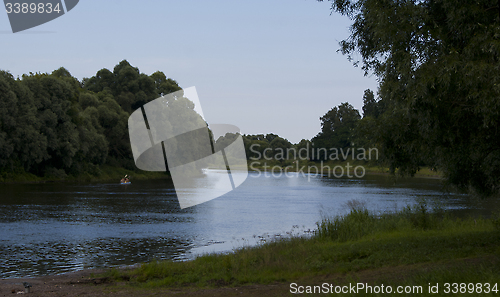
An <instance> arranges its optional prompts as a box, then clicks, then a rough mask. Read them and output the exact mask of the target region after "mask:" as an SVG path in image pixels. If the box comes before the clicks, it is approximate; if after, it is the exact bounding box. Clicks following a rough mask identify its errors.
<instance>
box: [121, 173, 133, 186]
mask: <svg viewBox="0 0 500 297" xmlns="http://www.w3.org/2000/svg"><path fill="white" fill-rule="evenodd" d="M130 183H131V182H130V179H129V176H128V175H125V177H124V178H122V179H121V180H120V184H121V185H128V184H130Z"/></svg>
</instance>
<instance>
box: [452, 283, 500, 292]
mask: <svg viewBox="0 0 500 297" xmlns="http://www.w3.org/2000/svg"><path fill="white" fill-rule="evenodd" d="M498 291H499V290H498V284H497V283H495V284H489V283H484V284H482V283H477V284H475V283H468V284H466V283H460V284H458V283H451V284H450V283H445V284H444V293H445V294H449V293H453V294H458V293H462V294H464V293H476V294H481V293H486V294H488V293H490V292H494V293H498Z"/></svg>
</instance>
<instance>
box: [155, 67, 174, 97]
mask: <svg viewBox="0 0 500 297" xmlns="http://www.w3.org/2000/svg"><path fill="white" fill-rule="evenodd" d="M150 77H151V78H152V79H153V81H154V86H155V94H156V96H158V97H160V96H163V95H167V94H170V93H173V92H176V91H179V90H181V88H180V87H179V85H178V84H177V82H176V81H175V80H173V79H171V78H167V76H166V75H165V74H164V73H163V72H161V71H156V72H155V73H153V74H151V75H150Z"/></svg>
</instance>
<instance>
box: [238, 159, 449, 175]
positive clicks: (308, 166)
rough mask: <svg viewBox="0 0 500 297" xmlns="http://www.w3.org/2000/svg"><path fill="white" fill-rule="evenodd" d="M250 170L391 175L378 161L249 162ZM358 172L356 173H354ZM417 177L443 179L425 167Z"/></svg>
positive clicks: (262, 160) (437, 173) (438, 173)
mask: <svg viewBox="0 0 500 297" xmlns="http://www.w3.org/2000/svg"><path fill="white" fill-rule="evenodd" d="M248 169H249V170H252V171H267V172H273V173H275V174H278V173H279V172H285V170H286V171H287V172H298V171H300V172H303V173H311V174H316V173H322V174H325V175H330V176H332V177H350V176H355V175H358V176H360V175H362V174H363V173H364V174H383V175H390V171H389V168H388V167H385V166H382V165H380V164H378V163H377V162H376V161H363V160H346V161H327V162H323V163H321V162H312V161H307V160H283V161H279V160H274V159H273V160H264V159H260V160H249V161H248ZM355 170H356V172H354V171H355ZM415 177H424V178H442V177H443V175H442V174H441V173H440V172H436V171H434V170H431V169H430V168H427V167H423V168H421V169H420V170H419V171H418V172H417V173H416V174H415Z"/></svg>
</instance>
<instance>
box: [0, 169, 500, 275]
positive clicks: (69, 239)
mask: <svg viewBox="0 0 500 297" xmlns="http://www.w3.org/2000/svg"><path fill="white" fill-rule="evenodd" d="M204 182H205V180H201V181H200V184H203V183H204ZM0 193H2V195H1V197H0V277H1V278H7V277H21V276H34V275H45V274H55V273H63V272H68V271H72V270H78V269H83V268H102V267H112V266H120V265H131V264H135V263H140V262H146V261H151V260H153V259H174V260H183V259H189V258H192V257H194V256H195V255H198V254H200V253H204V252H212V251H216V252H220V251H230V250H231V249H233V248H236V247H239V246H242V245H248V244H250V245H253V244H258V243H260V242H264V241H268V240H271V239H272V238H276V237H281V236H287V235H288V234H304V231H305V232H307V231H308V230H311V229H314V228H315V223H316V222H317V221H318V220H319V219H320V218H321V216H320V215H321V214H322V213H323V214H326V215H334V214H342V213H345V212H346V211H347V209H346V207H345V205H346V203H347V202H348V201H350V200H352V199H357V200H360V201H364V202H365V203H366V205H367V206H368V207H369V208H370V209H372V210H376V211H380V212H384V211H394V210H396V209H398V208H401V207H403V206H405V205H407V204H412V203H415V201H416V200H418V199H420V198H426V199H427V200H428V201H429V203H431V204H432V203H437V202H439V203H441V204H442V205H443V206H444V207H445V208H446V209H448V210H450V211H451V212H454V213H456V214H458V215H488V214H490V213H491V211H492V210H494V209H496V210H498V209H499V208H500V207H499V203H498V202H497V201H495V200H493V199H489V200H481V201H479V200H474V199H472V198H470V197H469V196H467V195H460V194H455V193H449V192H446V191H443V186H442V184H441V183H440V182H439V181H438V180H432V179H408V180H401V179H400V180H394V179H391V178H388V177H385V176H369V177H366V178H364V179H335V178H325V177H314V176H302V175H300V174H295V175H293V174H291V173H290V174H289V175H288V177H285V176H275V177H270V176H268V177H266V176H265V175H264V174H261V175H258V174H257V173H251V174H250V175H249V177H248V179H247V180H246V181H245V182H244V183H243V184H242V185H241V186H240V187H238V188H237V189H236V190H234V191H232V192H230V193H228V194H226V195H224V196H222V197H220V198H217V199H214V200H212V201H209V202H206V203H203V204H200V205H197V206H195V207H191V208H186V209H180V207H179V204H178V202H177V198H176V195H175V191H174V189H173V186H172V183H171V182H169V181H134V183H133V184H130V185H118V184H109V183H108V184H101V183H97V184H71V183H48V184H29V185H14V184H12V185H0Z"/></svg>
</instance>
